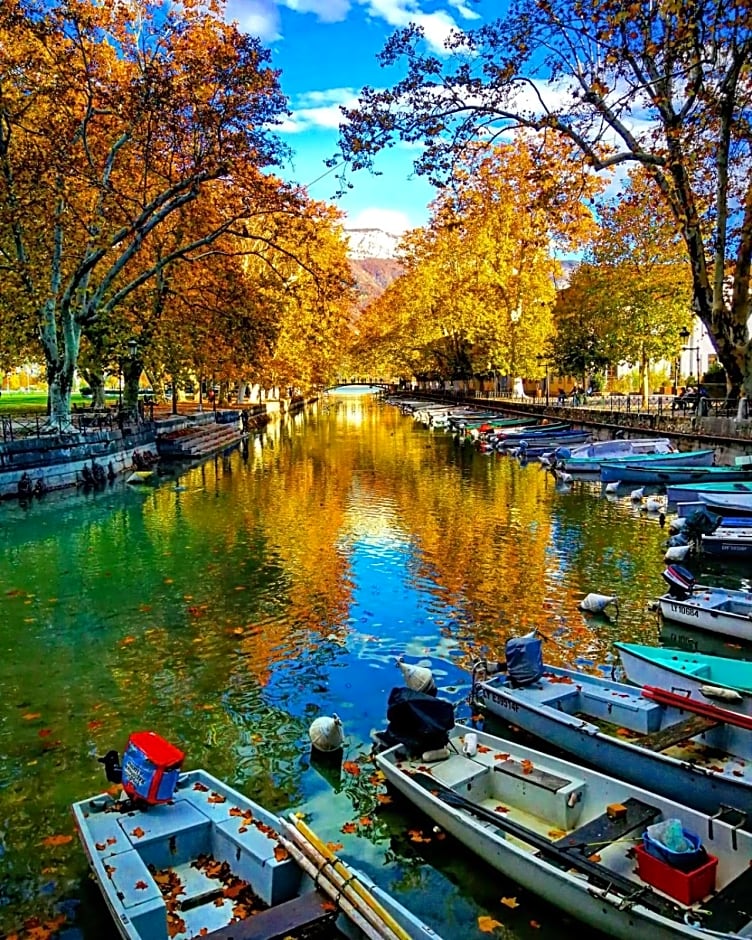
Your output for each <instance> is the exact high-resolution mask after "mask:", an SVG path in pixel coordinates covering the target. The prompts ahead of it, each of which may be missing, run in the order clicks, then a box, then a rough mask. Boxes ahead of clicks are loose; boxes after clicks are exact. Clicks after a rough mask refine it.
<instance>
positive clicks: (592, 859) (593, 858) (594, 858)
mask: <svg viewBox="0 0 752 940" xmlns="http://www.w3.org/2000/svg"><path fill="white" fill-rule="evenodd" d="M600 860H601V857H600V855H599V854H598V853H597V852H595V853H594V854H593V855H589V856H588V861H589V862H599V861H600Z"/></svg>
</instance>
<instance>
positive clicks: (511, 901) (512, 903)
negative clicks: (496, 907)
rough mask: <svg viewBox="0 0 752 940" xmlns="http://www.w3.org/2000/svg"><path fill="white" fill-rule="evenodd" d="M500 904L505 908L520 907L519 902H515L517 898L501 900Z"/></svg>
mask: <svg viewBox="0 0 752 940" xmlns="http://www.w3.org/2000/svg"><path fill="white" fill-rule="evenodd" d="M501 903H502V904H503V905H504V906H505V907H511V908H512V909H514V908H515V907H519V906H520V902H519V901H518V900H517V898H502V899H501Z"/></svg>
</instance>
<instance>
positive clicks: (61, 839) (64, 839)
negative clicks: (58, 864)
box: [41, 835, 73, 848]
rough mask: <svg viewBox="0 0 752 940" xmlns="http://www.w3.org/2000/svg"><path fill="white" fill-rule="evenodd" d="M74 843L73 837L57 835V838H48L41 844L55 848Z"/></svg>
mask: <svg viewBox="0 0 752 940" xmlns="http://www.w3.org/2000/svg"><path fill="white" fill-rule="evenodd" d="M72 841H73V836H66V835H57V836H47V837H46V838H44V839H42V842H41V844H42V845H48V846H51V847H53V848H55V847H57V846H59V845H67V844H68V843H69V842H72Z"/></svg>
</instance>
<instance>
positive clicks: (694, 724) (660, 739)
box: [635, 715, 721, 751]
mask: <svg viewBox="0 0 752 940" xmlns="http://www.w3.org/2000/svg"><path fill="white" fill-rule="evenodd" d="M719 724H721V722H720V721H718V720H717V719H714V718H706V717H705V716H704V715H690V716H689V718H686V719H685V720H684V721H680V722H679V723H678V724H676V725H671V727H670V728H664V729H663V730H662V731H654V732H653V733H652V734H646V735H644V736H643V737H641V738H639V739H638V740H636V741H635V743H636V744H638V745H639V746H640V747H644V748H647V750H649V751H665V750H666V748H669V747H672V746H673V745H674V744H678V743H679V741H684V740H685V739H686V738H693V737H694V736H695V735H697V734H701V733H702V732H703V731H709V730H710V728H715V727H717V726H718V725H719Z"/></svg>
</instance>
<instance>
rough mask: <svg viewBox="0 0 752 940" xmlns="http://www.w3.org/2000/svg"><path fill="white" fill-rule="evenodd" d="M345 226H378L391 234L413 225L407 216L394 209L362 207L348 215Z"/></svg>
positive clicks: (398, 232) (404, 230)
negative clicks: (353, 214) (355, 213)
mask: <svg viewBox="0 0 752 940" xmlns="http://www.w3.org/2000/svg"><path fill="white" fill-rule="evenodd" d="M347 228H378V229H381V230H382V231H383V232H390V233H391V234H392V235H401V234H402V233H403V232H406V231H407V230H408V229H410V228H414V225H413V223H412V222H411V221H410V218H409V216H407V215H406V214H405V213H404V212H398V211H397V210H396V209H363V210H361V211H360V212H359V213H358V214H357V215H355V216H352V217H348V220H347Z"/></svg>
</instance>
